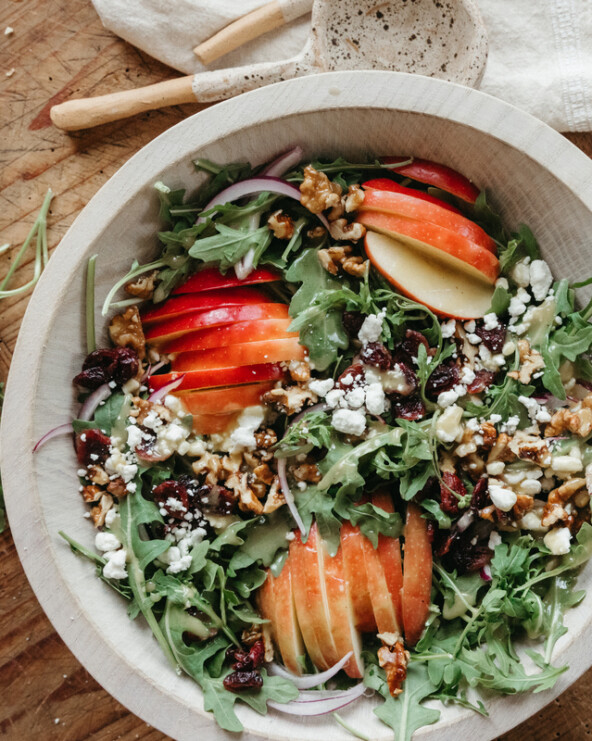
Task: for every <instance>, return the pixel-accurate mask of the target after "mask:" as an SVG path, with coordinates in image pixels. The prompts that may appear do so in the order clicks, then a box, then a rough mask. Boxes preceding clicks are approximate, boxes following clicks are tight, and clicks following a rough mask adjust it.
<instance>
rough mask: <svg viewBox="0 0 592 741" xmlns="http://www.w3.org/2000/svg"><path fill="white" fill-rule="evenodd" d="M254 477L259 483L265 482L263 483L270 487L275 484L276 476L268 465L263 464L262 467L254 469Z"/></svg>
mask: <svg viewBox="0 0 592 741" xmlns="http://www.w3.org/2000/svg"><path fill="white" fill-rule="evenodd" d="M253 476H254V477H255V478H256V479H259V481H263V483H264V484H267V485H268V486H269V485H270V484H271V483H272V482H273V480H274V478H275V474H274V473H273V471H272V470H271V468H270V467H269V466H268V465H267V463H261V465H259V466H257V468H255V469H253Z"/></svg>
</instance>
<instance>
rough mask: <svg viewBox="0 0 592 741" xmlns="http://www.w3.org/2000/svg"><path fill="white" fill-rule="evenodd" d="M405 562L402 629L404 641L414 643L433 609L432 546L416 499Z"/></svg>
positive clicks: (410, 511)
mask: <svg viewBox="0 0 592 741" xmlns="http://www.w3.org/2000/svg"><path fill="white" fill-rule="evenodd" d="M404 553H405V555H404V561H403V628H404V631H405V643H406V644H407V645H408V646H415V644H416V643H417V641H419V639H420V638H421V634H422V633H423V630H424V627H425V622H426V620H427V618H428V615H429V612H430V599H431V592H432V546H431V543H430V539H429V536H428V527H427V522H426V520H425V519H424V518H423V517H422V516H421V510H420V509H419V507H418V506H417V505H416V504H413V502H409V504H408V505H407V517H406V522H405V550H404Z"/></svg>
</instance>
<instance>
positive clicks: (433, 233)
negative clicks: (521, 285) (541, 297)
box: [357, 211, 500, 285]
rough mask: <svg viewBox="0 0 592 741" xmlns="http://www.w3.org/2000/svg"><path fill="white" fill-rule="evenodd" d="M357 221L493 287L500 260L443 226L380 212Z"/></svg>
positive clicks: (365, 214)
mask: <svg viewBox="0 0 592 741" xmlns="http://www.w3.org/2000/svg"><path fill="white" fill-rule="evenodd" d="M357 220H358V221H359V222H360V224H363V225H364V226H365V227H366V228H367V229H369V230H371V231H376V232H381V233H382V234H386V235H388V236H391V237H394V238H395V239H398V240H400V241H401V242H405V243H406V244H409V245H410V246H411V247H412V248H413V249H415V250H418V251H421V252H423V253H425V254H426V256H428V257H433V258H434V259H437V260H441V261H443V262H446V263H448V264H450V265H451V266H452V267H453V268H455V269H456V270H464V271H465V272H466V273H468V274H469V275H470V277H471V278H473V279H474V280H481V281H487V282H488V283H490V284H492V285H493V284H494V283H495V281H496V280H497V278H498V275H499V270H500V267H499V260H498V259H497V257H496V256H495V255H494V254H493V253H491V252H490V251H489V250H486V249H485V248H484V247H480V246H479V245H477V244H475V243H474V242H471V241H470V240H469V239H467V238H466V237H463V236H462V235H460V234H457V233H456V232H452V231H450V230H449V229H445V228H444V227H442V226H437V225H436V224H430V223H429V222H427V221H419V220H417V219H408V218H407V217H405V216H397V215H395V214H390V213H382V212H380V211H361V212H359V213H358V218H357Z"/></svg>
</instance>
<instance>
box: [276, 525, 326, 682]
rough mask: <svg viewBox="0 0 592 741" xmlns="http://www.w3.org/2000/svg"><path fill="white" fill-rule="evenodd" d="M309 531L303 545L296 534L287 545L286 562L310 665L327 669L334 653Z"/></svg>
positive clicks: (315, 551)
mask: <svg viewBox="0 0 592 741" xmlns="http://www.w3.org/2000/svg"><path fill="white" fill-rule="evenodd" d="M312 528H315V529H316V525H315V524H313V525H312V527H311V531H310V533H309V535H308V540H307V542H306V543H303V542H302V538H301V536H300V533H299V532H296V533H295V534H294V535H295V537H294V540H293V541H292V542H291V543H290V552H289V556H288V561H289V562H290V570H291V574H292V592H293V594H294V603H295V605H296V615H297V617H298V625H299V626H300V632H301V633H302V639H303V641H304V645H305V646H306V650H307V651H308V655H309V656H310V659H311V661H312V663H313V664H314V665H315V666H316V667H317V668H318V669H328V668H329V667H330V666H332V665H333V663H335V662H332V661H331V659H332V658H333V657H334V656H335V653H336V650H335V646H334V644H333V639H332V637H331V631H330V629H329V624H328V622H327V618H326V616H325V607H324V605H323V593H322V589H321V580H320V576H319V573H320V572H319V558H318V552H317V548H316V543H315V539H314V538H313V532H312Z"/></svg>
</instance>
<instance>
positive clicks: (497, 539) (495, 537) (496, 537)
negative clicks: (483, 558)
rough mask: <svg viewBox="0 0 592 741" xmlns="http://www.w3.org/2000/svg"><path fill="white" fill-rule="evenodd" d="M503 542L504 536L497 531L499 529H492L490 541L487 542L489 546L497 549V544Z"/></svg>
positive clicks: (493, 549)
mask: <svg viewBox="0 0 592 741" xmlns="http://www.w3.org/2000/svg"><path fill="white" fill-rule="evenodd" d="M501 542H502V536H501V535H500V534H499V533H498V532H497V530H492V532H491V533H490V535H489V541H488V543H487V547H488V548H489V550H491V551H495V547H496V545H501Z"/></svg>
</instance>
